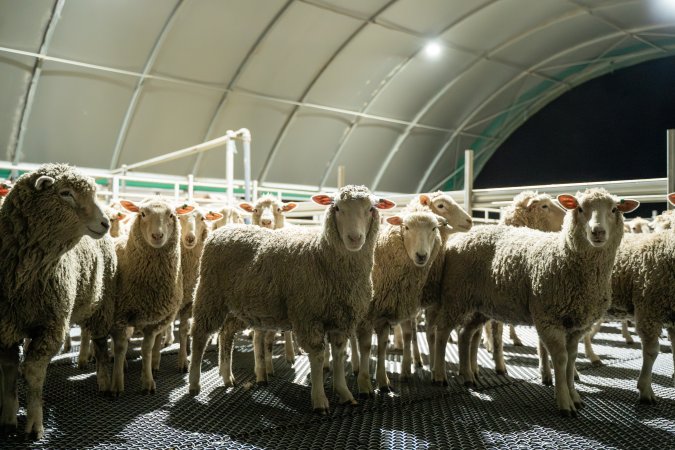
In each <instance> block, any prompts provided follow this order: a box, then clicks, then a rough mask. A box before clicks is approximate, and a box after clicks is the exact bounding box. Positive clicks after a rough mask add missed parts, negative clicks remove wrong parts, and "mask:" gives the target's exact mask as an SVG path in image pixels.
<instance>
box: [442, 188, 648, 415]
mask: <svg viewBox="0 0 675 450" xmlns="http://www.w3.org/2000/svg"><path fill="white" fill-rule="evenodd" d="M558 201H559V203H560V204H561V205H562V206H563V207H564V208H565V209H566V210H567V213H566V215H565V220H564V223H563V229H562V231H561V232H558V233H547V232H542V231H538V230H531V229H527V228H518V227H511V226H505V225H497V226H485V227H478V228H474V229H473V230H471V231H470V232H468V233H466V234H463V235H457V236H454V237H453V239H451V240H449V242H448V244H447V245H446V248H445V270H444V274H443V287H442V292H441V299H440V303H439V305H438V307H437V309H436V313H435V314H434V315H432V316H431V318H432V319H433V325H435V326H436V327H437V330H436V339H437V345H436V357H435V363H436V364H435V365H434V368H433V381H434V382H436V383H441V384H447V374H446V371H445V359H444V351H445V348H444V347H445V346H444V345H443V346H441V345H439V343H442V342H445V340H444V338H445V339H447V336H448V334H449V331H450V329H451V328H452V327H454V326H455V325H456V324H457V323H458V322H459V321H463V320H464V319H469V320H466V321H465V323H464V328H463V329H462V331H461V333H460V337H459V357H460V358H459V363H460V375H461V376H462V377H463V379H464V382H465V384H466V385H467V386H472V385H474V384H475V381H476V376H477V374H478V373H477V369H478V367H477V363H476V361H475V355H476V353H477V345H478V339H476V338H477V337H478V335H476V331H477V330H478V329H479V327H480V326H481V325H482V324H483V323H484V321H485V316H487V317H490V318H493V319H497V320H501V321H506V322H512V323H523V324H534V326H535V327H536V329H537V332H538V334H539V337H540V340H541V342H543V345H544V346H545V348H546V349H547V350H548V352H549V353H550V354H551V357H552V359H553V365H554V369H555V379H556V383H555V389H556V401H557V405H558V409H559V411H560V413H561V414H562V415H563V416H576V414H577V409H578V408H581V407H582V406H583V402H582V400H581V397H580V396H579V394H578V393H577V391H576V390H575V389H574V377H573V373H574V361H575V359H576V355H577V345H578V341H579V338H580V337H581V336H582V335H583V334H584V333H585V332H586V331H588V329H589V328H590V327H591V326H592V325H593V323H595V322H596V321H597V320H598V319H599V318H600V317H601V316H602V314H603V313H604V311H605V310H606V309H607V308H608V306H609V302H610V299H611V273H612V266H613V263H614V258H615V256H616V253H617V250H618V247H619V243H620V242H621V238H622V237H623V213H628V212H631V211H633V210H634V209H635V208H637V207H638V205H639V203H638V202H637V201H635V200H628V199H624V200H621V201H619V200H618V199H617V198H616V197H614V196H612V195H610V194H609V193H608V192H607V191H606V190H604V189H587V190H586V191H585V192H584V193H578V194H577V196H576V197H575V196H572V195H560V196H558Z"/></svg>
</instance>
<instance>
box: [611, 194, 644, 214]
mask: <svg viewBox="0 0 675 450" xmlns="http://www.w3.org/2000/svg"><path fill="white" fill-rule="evenodd" d="M638 206H640V202H639V201H637V200H633V199H632V198H622V199H621V200H619V203H618V204H617V205H616V207H617V208H619V211H621V212H622V213H624V214H627V213H629V212H633V211H635V210H636V209H637V208H638Z"/></svg>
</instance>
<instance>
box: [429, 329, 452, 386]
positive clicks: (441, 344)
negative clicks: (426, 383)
mask: <svg viewBox="0 0 675 450" xmlns="http://www.w3.org/2000/svg"><path fill="white" fill-rule="evenodd" d="M450 331H452V327H440V326H437V327H436V332H435V333H434V334H435V340H434V342H435V343H434V363H433V366H432V372H433V375H432V378H431V381H432V382H433V383H434V384H438V385H442V386H447V385H448V374H447V372H446V370H445V347H446V346H447V345H448V337H449V336H450Z"/></svg>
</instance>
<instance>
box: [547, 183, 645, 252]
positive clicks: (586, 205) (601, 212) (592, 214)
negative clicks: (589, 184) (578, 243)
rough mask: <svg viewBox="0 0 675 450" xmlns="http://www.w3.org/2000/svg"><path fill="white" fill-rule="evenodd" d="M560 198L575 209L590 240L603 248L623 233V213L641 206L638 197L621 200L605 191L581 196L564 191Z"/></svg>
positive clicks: (569, 207)
mask: <svg viewBox="0 0 675 450" xmlns="http://www.w3.org/2000/svg"><path fill="white" fill-rule="evenodd" d="M603 192H604V194H603ZM558 201H559V202H560V204H561V205H562V206H563V207H564V208H565V209H567V210H568V211H571V214H573V218H574V221H575V222H576V224H577V226H581V227H583V229H584V235H585V237H586V239H587V240H588V242H589V243H590V244H591V245H592V246H593V247H596V248H600V247H603V246H604V245H605V244H606V243H607V241H608V240H609V239H610V237H611V235H612V233H619V232H623V214H624V213H628V212H631V211H634V210H635V209H636V208H637V207H638V206H639V205H640V203H639V202H638V201H637V200H630V199H623V200H620V201H617V199H616V198H614V197H613V196H611V195H609V194H608V193H606V191H604V190H602V191H600V190H590V191H587V192H586V193H584V194H578V195H577V197H574V196H572V195H568V194H563V195H560V196H558Z"/></svg>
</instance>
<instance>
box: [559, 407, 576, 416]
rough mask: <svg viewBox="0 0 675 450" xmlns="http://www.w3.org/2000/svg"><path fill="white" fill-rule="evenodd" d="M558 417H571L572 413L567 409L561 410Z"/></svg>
mask: <svg viewBox="0 0 675 450" xmlns="http://www.w3.org/2000/svg"><path fill="white" fill-rule="evenodd" d="M560 416H561V417H573V416H572V411H570V410H569V409H561V410H560Z"/></svg>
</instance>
